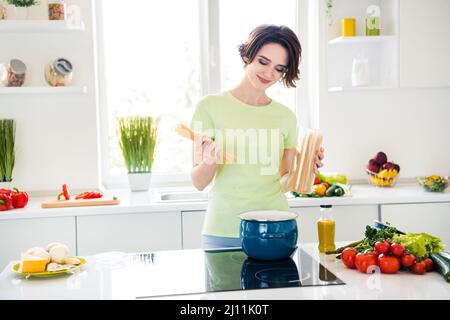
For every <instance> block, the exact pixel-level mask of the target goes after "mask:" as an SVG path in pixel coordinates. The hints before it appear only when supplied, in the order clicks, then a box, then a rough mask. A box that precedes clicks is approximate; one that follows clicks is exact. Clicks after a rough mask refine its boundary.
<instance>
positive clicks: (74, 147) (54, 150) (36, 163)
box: [0, 0, 99, 191]
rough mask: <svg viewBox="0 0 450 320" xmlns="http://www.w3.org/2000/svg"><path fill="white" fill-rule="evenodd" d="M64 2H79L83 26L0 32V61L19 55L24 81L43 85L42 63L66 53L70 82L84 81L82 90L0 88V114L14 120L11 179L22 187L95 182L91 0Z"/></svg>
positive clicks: (92, 185) (96, 147)
mask: <svg viewBox="0 0 450 320" xmlns="http://www.w3.org/2000/svg"><path fill="white" fill-rule="evenodd" d="M41 2H43V3H44V4H45V3H46V1H45V0H44V1H41ZM66 3H67V4H68V5H71V4H72V5H79V6H80V7H81V18H82V20H83V22H84V24H85V25H86V29H85V31H83V32H35V33H31V32H28V33H18V32H9V33H8V32H0V62H6V61H9V59H11V58H19V59H21V60H22V61H24V62H25V64H26V65H27V67H28V73H27V74H28V77H29V78H28V80H27V82H26V85H28V86H44V85H46V84H45V80H44V71H43V70H44V67H45V65H46V64H47V63H48V62H50V61H51V60H53V59H55V58H57V57H66V58H68V59H69V60H70V61H71V62H72V64H73V66H74V78H73V82H72V85H86V86H87V94H63V95H54V94H53V95H51V94H48V95H45V94H29V95H22V94H21V95H10V94H7V95H5V94H0V118H12V119H15V120H16V121H17V129H16V130H17V131H16V165H15V169H14V172H13V185H14V186H17V187H19V188H22V189H24V190H27V191H35V190H56V189H59V188H60V186H61V184H62V183H64V182H66V183H68V184H69V186H70V187H71V188H73V189H76V188H96V187H98V184H99V178H98V176H99V165H98V162H99V156H98V150H99V145H98V134H97V127H98V126H97V106H96V102H95V101H96V94H95V85H94V84H95V76H94V46H93V23H92V9H91V5H92V3H91V1H88V0H70V1H67V0H66ZM44 9H45V6H44Z"/></svg>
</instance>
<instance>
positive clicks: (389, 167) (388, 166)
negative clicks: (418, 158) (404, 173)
mask: <svg viewBox="0 0 450 320" xmlns="http://www.w3.org/2000/svg"><path fill="white" fill-rule="evenodd" d="M381 169H386V170H393V169H395V166H394V164H393V163H392V162H386V163H385V164H383V165H382V166H381Z"/></svg>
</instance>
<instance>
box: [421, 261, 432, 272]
mask: <svg viewBox="0 0 450 320" xmlns="http://www.w3.org/2000/svg"><path fill="white" fill-rule="evenodd" d="M423 262H425V269H426V270H427V271H433V260H431V259H430V258H426V259H425V260H423Z"/></svg>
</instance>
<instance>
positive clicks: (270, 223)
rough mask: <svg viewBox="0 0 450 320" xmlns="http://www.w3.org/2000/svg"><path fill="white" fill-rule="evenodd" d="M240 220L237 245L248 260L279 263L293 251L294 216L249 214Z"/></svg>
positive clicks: (254, 212)
mask: <svg viewBox="0 0 450 320" xmlns="http://www.w3.org/2000/svg"><path fill="white" fill-rule="evenodd" d="M240 217H241V225H240V240H241V246H242V250H244V252H245V253H246V254H247V256H249V257H250V258H253V259H258V260H282V259H286V258H288V257H289V256H290V255H291V254H292V253H293V252H294V251H295V249H296V248H297V237H298V231H297V221H296V218H297V214H295V213H293V212H288V211H252V212H246V213H244V214H242V215H241V216H240Z"/></svg>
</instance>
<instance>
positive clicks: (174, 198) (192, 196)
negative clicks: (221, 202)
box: [157, 191, 208, 202]
mask: <svg viewBox="0 0 450 320" xmlns="http://www.w3.org/2000/svg"><path fill="white" fill-rule="evenodd" d="M207 200H208V193H207V192H195V191H193V192H171V193H170V192H168V193H160V194H159V196H158V197H157V201H159V202H199V201H207Z"/></svg>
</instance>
